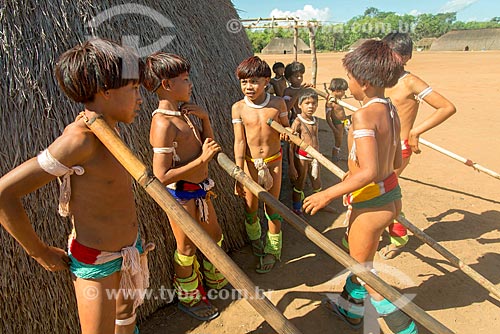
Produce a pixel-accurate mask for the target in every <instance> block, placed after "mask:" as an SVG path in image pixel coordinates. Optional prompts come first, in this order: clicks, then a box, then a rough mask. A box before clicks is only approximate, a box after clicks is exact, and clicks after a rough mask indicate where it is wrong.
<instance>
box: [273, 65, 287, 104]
mask: <svg viewBox="0 0 500 334" xmlns="http://www.w3.org/2000/svg"><path fill="white" fill-rule="evenodd" d="M273 72H274V78H272V79H271V81H270V84H271V87H272V93H274V95H276V96H283V93H284V92H285V89H286V79H285V76H284V74H285V64H283V63H282V62H276V63H274V65H273Z"/></svg>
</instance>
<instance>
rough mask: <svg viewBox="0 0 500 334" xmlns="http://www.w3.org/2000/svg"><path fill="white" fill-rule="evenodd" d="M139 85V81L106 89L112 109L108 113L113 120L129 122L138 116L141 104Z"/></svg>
mask: <svg viewBox="0 0 500 334" xmlns="http://www.w3.org/2000/svg"><path fill="white" fill-rule="evenodd" d="M139 86H140V85H139V83H129V84H128V85H126V86H123V87H120V88H116V89H110V90H109V91H108V92H109V94H110V99H111V100H110V101H111V103H112V105H113V109H114V112H113V113H112V114H110V116H111V117H112V118H113V120H115V121H117V122H123V123H129V124H130V123H132V122H133V121H134V119H135V117H136V116H138V111H139V110H140V108H141V104H142V97H141V92H140V91H139Z"/></svg>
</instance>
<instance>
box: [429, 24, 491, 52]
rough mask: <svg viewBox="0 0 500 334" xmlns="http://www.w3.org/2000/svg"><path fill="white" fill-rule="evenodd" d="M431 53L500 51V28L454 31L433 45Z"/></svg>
mask: <svg viewBox="0 0 500 334" xmlns="http://www.w3.org/2000/svg"><path fill="white" fill-rule="evenodd" d="M430 50H431V51H464V50H471V51H485V50H500V28H496V29H493V28H492V29H473V30H452V31H450V32H448V33H446V34H444V35H443V36H441V37H439V38H438V39H437V40H436V41H434V42H433V43H432V46H431V48H430Z"/></svg>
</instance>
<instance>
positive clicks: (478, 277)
mask: <svg viewBox="0 0 500 334" xmlns="http://www.w3.org/2000/svg"><path fill="white" fill-rule="evenodd" d="M339 102H340V101H339ZM268 124H269V125H270V126H271V127H272V128H273V129H275V130H276V131H278V132H279V133H286V134H287V135H288V137H289V138H290V140H291V141H293V142H294V144H296V145H297V146H299V147H300V148H301V149H303V150H304V151H306V152H307V153H309V154H310V155H311V156H312V157H313V158H315V159H317V160H318V162H319V163H320V164H322V165H323V166H325V167H326V168H327V169H328V170H329V171H331V172H332V173H333V174H335V175H336V176H337V177H339V178H340V179H342V178H343V177H344V175H345V172H344V171H343V170H342V169H340V168H339V167H338V166H337V165H335V164H334V163H333V162H331V161H330V160H328V159H326V158H325V157H324V156H323V155H322V154H321V153H319V152H318V151H317V150H315V149H314V148H313V147H312V146H310V145H307V144H306V143H304V141H303V140H302V139H300V138H299V137H297V136H295V135H294V134H292V133H291V132H290V131H289V130H288V129H285V128H284V127H283V126H282V125H281V124H279V123H277V122H275V121H273V120H272V119H269V121H268ZM397 221H398V222H400V223H401V224H402V225H403V226H404V227H406V228H407V229H408V230H410V231H411V232H412V233H413V234H414V235H415V236H417V237H418V238H419V239H420V240H422V241H423V242H424V243H426V244H427V245H429V246H430V247H431V248H432V249H434V250H435V251H436V252H438V253H439V254H441V255H442V256H443V257H444V258H445V259H447V260H449V261H450V262H451V263H452V264H453V265H455V266H456V267H457V268H458V269H460V270H462V272H463V273H465V274H466V275H467V276H469V277H470V278H472V279H473V280H474V281H476V282H477V283H478V284H479V285H480V286H482V287H483V288H485V289H486V290H488V291H489V292H491V293H492V294H493V295H494V296H496V297H497V298H499V299H500V290H499V289H498V288H497V287H496V286H495V285H494V284H493V283H491V282H490V281H488V280H487V279H486V278H485V277H484V276H482V275H481V274H479V273H478V272H477V271H475V270H474V269H472V268H471V267H469V266H468V265H467V264H465V263H464V262H463V261H462V260H460V259H459V258H458V257H456V256H455V255H453V254H452V253H451V252H449V251H448V250H447V249H446V248H444V247H443V246H441V245H440V244H439V243H438V242H437V241H435V240H434V239H432V238H431V237H430V236H429V235H427V234H425V233H424V232H423V231H421V230H420V229H419V228H418V227H416V226H415V225H413V224H411V223H410V222H409V221H408V220H407V219H406V218H405V217H403V216H402V215H399V217H398V218H397Z"/></svg>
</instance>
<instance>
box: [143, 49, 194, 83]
mask: <svg viewBox="0 0 500 334" xmlns="http://www.w3.org/2000/svg"><path fill="white" fill-rule="evenodd" d="M190 70H191V65H190V64H189V62H188V61H187V60H186V59H184V58H182V57H181V56H178V55H175V54H171V53H165V52H156V53H153V54H152V55H150V56H149V57H148V58H146V69H145V71H144V82H143V86H144V88H146V89H147V90H149V91H150V92H155V91H156V90H157V89H158V88H159V87H160V86H161V82H162V80H163V79H172V78H176V77H178V76H179V75H181V74H182V73H189V71H190Z"/></svg>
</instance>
